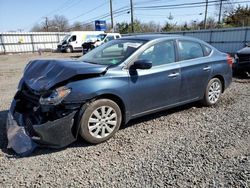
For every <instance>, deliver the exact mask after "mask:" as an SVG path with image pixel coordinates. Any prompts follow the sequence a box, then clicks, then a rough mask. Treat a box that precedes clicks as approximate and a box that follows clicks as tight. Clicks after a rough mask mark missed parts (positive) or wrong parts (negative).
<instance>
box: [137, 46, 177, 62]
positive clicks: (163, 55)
mask: <svg viewBox="0 0 250 188" xmlns="http://www.w3.org/2000/svg"><path fill="white" fill-rule="evenodd" d="M138 59H141V60H150V61H152V64H153V66H158V65H164V64H168V63H173V62H175V48H174V42H173V41H164V42H160V43H157V44H154V45H152V46H151V47H149V48H148V49H146V50H145V51H144V52H143V53H142V54H141V55H140V56H139V58H138Z"/></svg>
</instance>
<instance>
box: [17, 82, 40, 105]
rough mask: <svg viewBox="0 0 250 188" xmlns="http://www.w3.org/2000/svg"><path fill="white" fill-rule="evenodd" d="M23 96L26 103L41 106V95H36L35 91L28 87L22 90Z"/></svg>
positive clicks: (25, 86)
mask: <svg viewBox="0 0 250 188" xmlns="http://www.w3.org/2000/svg"><path fill="white" fill-rule="evenodd" d="M22 95H23V96H24V99H25V100H26V101H29V102H31V103H32V104H34V105H36V106H37V105H39V99H40V97H41V95H39V94H38V93H35V91H33V90H32V89H30V88H29V87H28V86H27V85H24V87H23V89H22Z"/></svg>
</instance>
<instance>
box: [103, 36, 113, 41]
mask: <svg viewBox="0 0 250 188" xmlns="http://www.w3.org/2000/svg"><path fill="white" fill-rule="evenodd" d="M114 39H115V38H114V36H107V37H106V39H105V42H108V41H111V40H114Z"/></svg>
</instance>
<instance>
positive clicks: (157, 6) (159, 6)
mask: <svg viewBox="0 0 250 188" xmlns="http://www.w3.org/2000/svg"><path fill="white" fill-rule="evenodd" d="M223 1H225V0H223ZM214 2H220V0H214V1H210V2H209V3H214ZM205 3H206V2H194V3H181V4H171V5H155V6H144V7H143V6H142V7H140V6H138V7H135V8H139V9H155V8H157V9H159V8H160V9H161V8H168V7H182V6H189V5H202V4H205Z"/></svg>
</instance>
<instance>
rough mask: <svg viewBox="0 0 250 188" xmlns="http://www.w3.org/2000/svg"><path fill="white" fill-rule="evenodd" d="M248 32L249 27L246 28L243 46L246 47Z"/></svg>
mask: <svg viewBox="0 0 250 188" xmlns="http://www.w3.org/2000/svg"><path fill="white" fill-rule="evenodd" d="M247 32H248V27H246V28H245V36H244V46H243V47H245V45H246V43H247Z"/></svg>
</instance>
